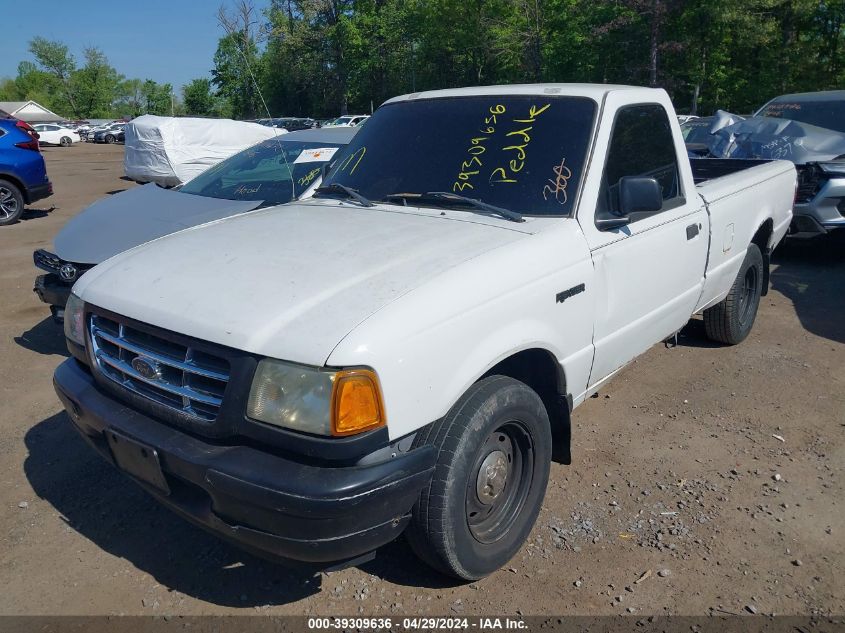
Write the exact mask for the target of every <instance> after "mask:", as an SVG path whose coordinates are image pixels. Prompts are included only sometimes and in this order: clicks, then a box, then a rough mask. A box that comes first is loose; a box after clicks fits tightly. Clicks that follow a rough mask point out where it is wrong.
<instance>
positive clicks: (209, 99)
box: [182, 78, 217, 116]
mask: <svg viewBox="0 0 845 633" xmlns="http://www.w3.org/2000/svg"><path fill="white" fill-rule="evenodd" d="M182 97H183V102H184V104H185V112H186V114H190V115H194V116H213V115H214V113H215V110H216V109H217V99H216V97H215V95H214V93H213V92H212V89H211V81H210V80H208V79H205V78H202V79H194V80H193V81H191V82H190V83H189V84H187V85H185V86H183V87H182Z"/></svg>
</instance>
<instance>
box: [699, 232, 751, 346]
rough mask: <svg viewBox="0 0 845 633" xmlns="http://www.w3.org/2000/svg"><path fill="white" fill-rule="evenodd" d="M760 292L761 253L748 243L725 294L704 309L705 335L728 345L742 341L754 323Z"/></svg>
mask: <svg viewBox="0 0 845 633" xmlns="http://www.w3.org/2000/svg"><path fill="white" fill-rule="evenodd" d="M762 293H763V255H762V253H760V248H759V247H758V246H757V245H756V244H751V245H750V246H749V247H748V251H746V253H745V259H744V260H743V262H742V266H741V267H740V269H739V273H738V274H737V276H736V279H735V280H734V284H733V286H731V290H730V292H729V293H728V296H727V297H725V298H724V299H723V300H722V301H721V302H720V303H717V304H716V305H714V306H713V307H712V308H707V309H706V310H705V311H704V331H705V332H706V333H707V336H708V338H710V339H712V340H714V341H718V342H719V343H727V344H728V345H736V344H737V343H741V342H742V341H744V340H745V338H746V337H747V336H748V334H749V333H750V332H751V328H752V326H753V325H754V319H755V318H756V317H757V308H758V307H759V306H760V296H761V295H762Z"/></svg>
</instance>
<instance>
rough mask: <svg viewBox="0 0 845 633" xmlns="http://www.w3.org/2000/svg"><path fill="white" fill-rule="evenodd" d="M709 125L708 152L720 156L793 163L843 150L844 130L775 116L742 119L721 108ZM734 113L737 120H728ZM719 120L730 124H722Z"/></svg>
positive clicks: (823, 158) (820, 158)
mask: <svg viewBox="0 0 845 633" xmlns="http://www.w3.org/2000/svg"><path fill="white" fill-rule="evenodd" d="M719 116H720V117H721V119H718V118H717V121H716V122H715V123H714V126H713V128H711V134H712V137H711V138H712V140H711V141H710V143H709V149H710V153H711V154H712V155H713V156H716V157H719V158H763V159H770V160H771V159H775V160H777V159H782V160H789V161H792V162H793V163H795V164H796V165H804V164H806V163H810V162H814V161H829V160H834V159H836V158H838V157H839V156H842V155H843V154H845V134H842V133H841V132H837V131H836V130H828V129H827V128H821V127H816V126H815V125H809V124H808V123H801V122H799V121H792V120H790V119H780V118H774V117H763V116H757V117H751V118H748V119H744V120H743V119H742V117H736V116H735V115H730V114H728V113H726V112H720V114H719ZM731 116H734V117H735V119H737V121H735V122H731V121H730V119H729V118H727V117H731ZM721 121H725V122H727V123H729V124H727V125H721Z"/></svg>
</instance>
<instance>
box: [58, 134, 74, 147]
mask: <svg viewBox="0 0 845 633" xmlns="http://www.w3.org/2000/svg"><path fill="white" fill-rule="evenodd" d="M71 143H73V141H72V140H70V137H69V136H63V137H62V138H61V139H60V140H59V145H61V146H62V147H68V146H69V145H70V144H71Z"/></svg>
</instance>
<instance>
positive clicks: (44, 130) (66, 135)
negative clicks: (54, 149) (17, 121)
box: [32, 123, 80, 147]
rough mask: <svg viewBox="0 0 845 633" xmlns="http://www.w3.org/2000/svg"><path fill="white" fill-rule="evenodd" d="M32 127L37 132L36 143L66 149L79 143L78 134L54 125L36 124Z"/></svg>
mask: <svg viewBox="0 0 845 633" xmlns="http://www.w3.org/2000/svg"><path fill="white" fill-rule="evenodd" d="M32 127H33V128H35V131H36V132H38V142H39V143H41V144H44V145H61V146H62V147H68V146H70V145H72V144H74V143H78V142H79V141H80V138H79V132H77V131H76V130H71V129H70V128H66V127H62V126H60V125H55V124H54V123H37V124H35V125H33V126H32Z"/></svg>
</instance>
